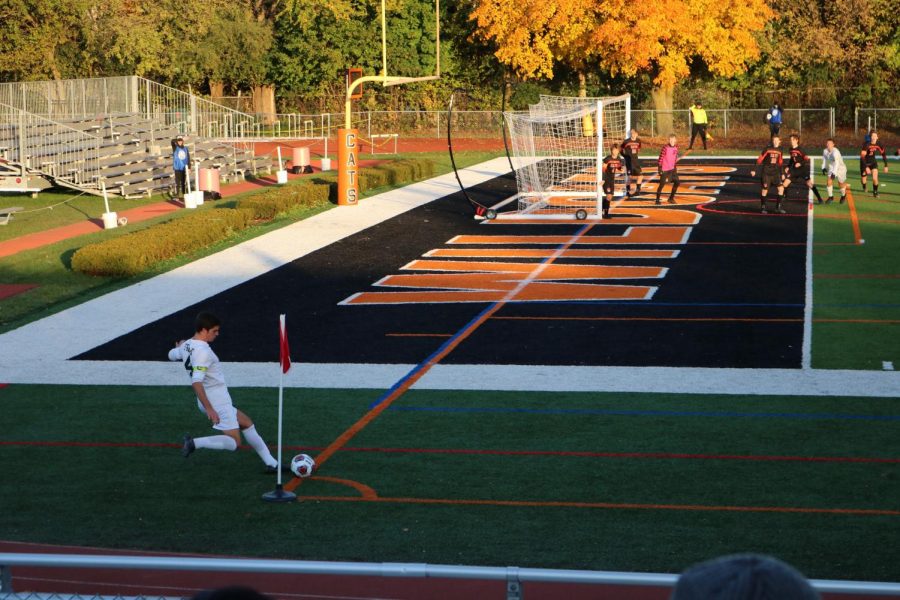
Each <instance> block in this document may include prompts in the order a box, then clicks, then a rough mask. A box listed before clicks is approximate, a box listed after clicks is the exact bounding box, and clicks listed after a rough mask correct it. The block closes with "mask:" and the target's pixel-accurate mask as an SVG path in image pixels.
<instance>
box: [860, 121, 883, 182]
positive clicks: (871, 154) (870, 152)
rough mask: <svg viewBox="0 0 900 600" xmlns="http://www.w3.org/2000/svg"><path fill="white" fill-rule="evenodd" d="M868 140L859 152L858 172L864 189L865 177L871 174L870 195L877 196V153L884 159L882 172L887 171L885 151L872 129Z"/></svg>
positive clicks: (876, 133)
mask: <svg viewBox="0 0 900 600" xmlns="http://www.w3.org/2000/svg"><path fill="white" fill-rule="evenodd" d="M871 135H872V137H871V139H870V141H868V142H866V143H865V144H864V145H863V147H862V151H861V152H860V153H859V173H860V179H861V180H862V189H863V191H866V177H867V176H868V175H869V174H870V173H871V175H872V195H874V196H875V197H876V198H877V197H878V155H879V154H881V158H882V160H883V161H884V172H885V173H887V172H888V163H887V152H886V151H885V149H884V146H882V145H881V144H879V143H878V132H877V131H873V132H872V134H871Z"/></svg>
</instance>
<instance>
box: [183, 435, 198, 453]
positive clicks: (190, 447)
mask: <svg viewBox="0 0 900 600" xmlns="http://www.w3.org/2000/svg"><path fill="white" fill-rule="evenodd" d="M196 449H197V447H196V446H195V445H194V438H192V437H191V436H189V435H186V436H184V444H182V446H181V455H182V456H183V457H185V458H187V457H188V456H190V455H191V454H193V453H194V450H196Z"/></svg>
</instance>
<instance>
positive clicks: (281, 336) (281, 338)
mask: <svg viewBox="0 0 900 600" xmlns="http://www.w3.org/2000/svg"><path fill="white" fill-rule="evenodd" d="M278 346H279V356H280V360H279V362H280V367H281V369H280V371H281V372H280V373H279V375H278V459H277V460H278V467H277V470H278V472H277V474H276V476H275V477H276V479H275V490H274V491H272V492H266V493H265V494H263V500H265V501H266V502H292V501H294V500H296V499H297V495H296V494H294V493H293V492H288V491H286V490H285V489H284V486H283V485H282V483H281V465H282V464H284V463H283V462H282V459H281V447H282V444H281V432H282V423H283V421H284V374H285V373H287V372H288V371H289V370H290V368H291V351H290V348H289V347H288V339H287V327H286V325H285V315H280V316H279V323H278Z"/></svg>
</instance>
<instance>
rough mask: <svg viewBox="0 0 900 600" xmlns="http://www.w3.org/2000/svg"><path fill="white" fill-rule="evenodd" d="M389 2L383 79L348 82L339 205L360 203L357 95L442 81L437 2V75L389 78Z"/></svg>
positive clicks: (340, 143) (340, 153)
mask: <svg viewBox="0 0 900 600" xmlns="http://www.w3.org/2000/svg"><path fill="white" fill-rule="evenodd" d="M386 13H387V11H386V9H385V0H381V75H367V76H365V77H360V78H358V79H356V80H355V81H347V96H346V99H345V101H344V127H343V128H342V129H338V204H339V205H342V206H344V205H355V204H356V203H357V202H358V201H359V130H358V129H354V128H353V127H352V125H353V123H352V119H351V113H352V103H353V92H354V90H356V89H357V88H358V87H359V86H361V85H362V84H364V83H380V84H381V85H382V86H384V87H387V86H391V85H401V84H404V83H414V82H417V81H434V80H435V79H440V77H441V3H440V0H434V23H435V33H434V46H435V55H436V56H435V58H436V62H435V73H434V75H427V76H425V77H400V76H396V75H393V76H392V75H388V66H387V16H386Z"/></svg>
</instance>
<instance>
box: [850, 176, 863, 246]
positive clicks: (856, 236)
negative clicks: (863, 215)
mask: <svg viewBox="0 0 900 600" xmlns="http://www.w3.org/2000/svg"><path fill="white" fill-rule="evenodd" d="M847 206H849V207H850V224H851V225H853V241H854V242H855V243H857V244H859V243H860V240H862V231H860V229H859V215H858V214H857V213H856V203H855V202H854V201H853V192H852V191H850V190H849V189H848V190H847Z"/></svg>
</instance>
